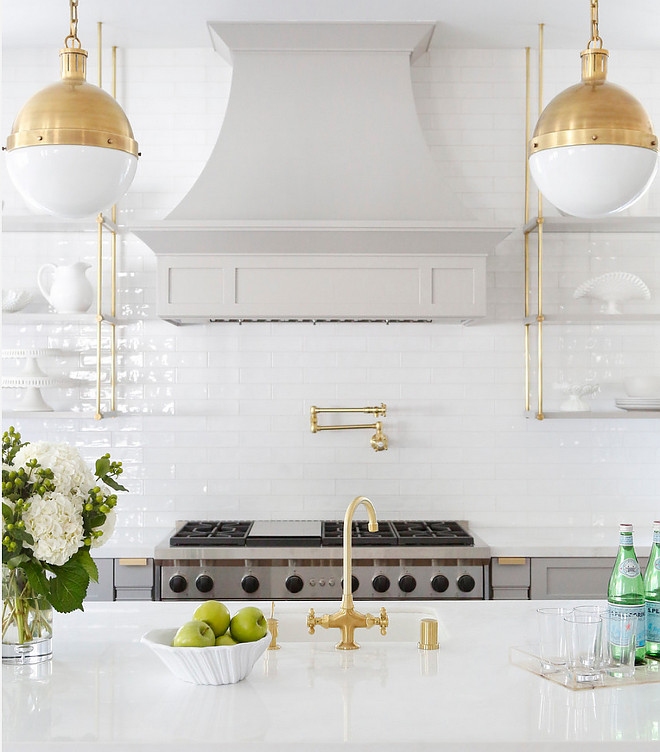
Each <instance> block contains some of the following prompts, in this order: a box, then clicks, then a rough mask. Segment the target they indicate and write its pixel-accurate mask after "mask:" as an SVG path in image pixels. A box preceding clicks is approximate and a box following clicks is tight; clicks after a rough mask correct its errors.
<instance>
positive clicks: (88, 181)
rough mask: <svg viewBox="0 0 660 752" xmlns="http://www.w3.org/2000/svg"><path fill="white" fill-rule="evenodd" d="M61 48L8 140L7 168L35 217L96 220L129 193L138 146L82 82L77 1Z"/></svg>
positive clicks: (108, 101) (107, 101) (123, 120)
mask: <svg viewBox="0 0 660 752" xmlns="http://www.w3.org/2000/svg"><path fill="white" fill-rule="evenodd" d="M69 7H70V14H71V27H70V33H69V35H68V36H67V37H66V39H65V42H64V44H65V47H64V49H61V50H60V53H59V54H60V75H61V80H60V81H58V82H57V83H54V84H52V85H50V86H47V87H46V88H45V89H42V90H41V91H39V92H38V93H37V94H35V95H34V96H33V97H31V98H30V99H29V100H28V101H27V102H26V103H25V105H24V106H23V108H22V109H21V111H20V112H19V113H18V115H17V116H16V119H15V120H14V124H13V126H12V132H11V135H10V136H9V137H8V139H7V147H6V151H7V167H8V170H9V174H10V177H11V179H12V181H13V182H14V184H15V186H16V188H17V189H18V191H19V192H20V193H21V195H22V196H23V198H25V200H26V201H27V202H28V204H30V205H31V206H32V207H34V208H36V209H37V210H38V211H45V212H47V213H49V214H55V215H60V216H65V217H83V216H88V215H91V214H96V213H98V212H99V211H101V210H102V209H105V208H107V207H108V206H110V205H112V204H113V203H114V202H115V201H116V200H117V199H118V198H120V197H121V196H122V195H123V194H124V193H125V192H126V191H127V190H128V188H129V186H130V184H131V182H132V180H133V177H134V175H135V170H136V167H137V158H138V156H139V154H138V144H137V142H136V141H135V139H134V138H133V131H132V129H131V124H130V123H129V121H128V118H127V117H126V115H125V113H124V111H123V110H122V108H121V107H120V106H119V104H117V101H116V100H115V99H114V98H113V97H112V96H110V95H109V94H108V93H107V92H105V91H104V90H103V89H101V88H99V87H97V86H94V85H92V84H89V83H87V81H86V74H87V52H86V51H85V50H83V49H82V47H81V43H80V40H79V39H78V0H69Z"/></svg>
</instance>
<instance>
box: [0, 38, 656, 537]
mask: <svg viewBox="0 0 660 752" xmlns="http://www.w3.org/2000/svg"><path fill="white" fill-rule="evenodd" d="M108 57H109V56H106V58H108ZM659 61H660V54H659V53H641V52H640V53H637V52H635V53H633V52H620V53H616V54H614V53H613V60H612V63H611V79H612V80H614V81H616V82H617V83H620V84H622V85H625V86H627V87H629V88H630V89H631V90H633V92H634V93H635V94H636V95H637V96H638V97H639V98H640V99H641V100H642V101H643V102H644V104H645V105H646V106H647V108H648V110H649V112H650V113H651V115H652V116H653V117H654V119H655V121H656V124H658V123H660V88H659V87H658V84H659V83H660V81H659V80H658V76H659V75H660V74H659V73H658V71H660V66H658V65H657V63H658V62H659ZM533 67H534V60H532V68H533ZM90 68H91V70H90V76H89V80H90V81H92V82H95V80H96V74H95V71H94V70H93V63H91V64H90ZM524 74H525V61H524V52H523V51H511V50H476V51H475V50H471V51H465V50H463V51H461V50H451V51H438V50H434V51H432V52H431V53H430V54H427V55H425V56H424V57H423V58H422V59H421V60H420V61H419V62H418V63H417V64H416V65H415V67H414V69H413V80H414V88H415V96H416V102H417V107H418V111H419V115H420V121H421V124H422V127H423V129H424V132H425V135H426V138H427V140H428V143H429V146H430V149H431V152H432V154H433V157H434V159H435V160H436V162H437V163H438V165H439V167H440V168H441V169H442V170H443V172H444V174H446V175H447V176H448V177H449V178H451V180H452V181H453V184H454V185H455V186H456V190H457V192H458V194H459V196H460V198H461V199H462V200H463V201H464V202H465V203H466V205H468V206H470V207H472V208H475V209H476V210H477V212H478V214H479V217H480V218H481V219H483V220H484V221H490V222H497V223H501V224H509V225H510V226H516V225H517V226H519V225H520V224H521V221H522V207H523V175H524V172H523V170H524V115H525V100H524V94H525V86H524ZM56 75H57V53H56V51H55V50H50V49H49V50H41V49H39V50H22V51H18V52H17V51H12V57H11V59H9V58H8V57H6V59H5V60H4V65H3V101H2V106H3V112H2V133H3V134H7V133H8V131H9V128H10V125H11V119H12V117H13V115H14V114H15V113H16V112H17V111H18V109H19V108H20V106H21V105H22V103H23V102H24V101H25V99H26V98H27V96H28V95H29V94H30V93H32V92H34V91H36V90H38V89H39V88H40V87H41V86H43V85H45V84H46V83H49V82H51V81H52V80H54V79H55V77H56ZM578 75H579V59H578V54H577V52H576V51H569V52H556V51H551V52H549V53H546V81H545V92H546V98H549V97H550V96H552V95H553V93H556V92H558V91H559V90H561V89H562V88H564V87H565V86H567V85H569V84H570V83H573V82H574V81H575V80H576V79H577V77H578ZM119 77H120V81H119V91H118V94H119V99H120V101H121V102H122V104H123V106H124V107H125V109H126V111H127V113H128V115H129V117H130V119H131V122H132V124H133V127H134V130H135V133H136V137H137V139H138V141H139V143H140V148H141V150H142V153H143V157H142V159H141V162H140V166H139V171H138V175H137V177H136V180H135V182H134V184H133V187H132V189H131V192H130V195H129V196H127V197H126V198H125V199H123V200H122V202H121V207H120V208H121V220H120V221H121V222H123V223H126V224H129V225H130V222H131V220H132V219H133V218H158V217H163V216H165V215H166V214H167V213H168V212H169V211H170V210H171V209H172V208H173V207H174V206H175V205H176V204H177V203H178V201H179V200H180V198H181V197H182V196H183V195H184V194H185V193H186V192H187V190H188V189H189V188H190V187H191V185H192V183H193V182H194V180H195V177H196V175H197V174H198V173H199V171H200V170H201V168H202V166H203V164H204V162H205V159H206V156H207V155H208V153H209V152H210V150H211V148H212V146H213V144H214V143H215V139H216V137H217V133H218V130H219V125H220V122H221V119H222V115H223V112H224V108H225V106H226V101H227V98H228V94H229V87H230V82H231V70H230V69H229V68H228V67H227V66H226V65H225V64H224V63H223V62H222V60H221V59H220V58H219V57H218V56H216V55H214V54H213V53H212V52H211V51H210V50H209V51H207V50H142V49H140V50H137V49H136V50H128V51H125V52H124V51H120V74H119ZM105 80H106V81H108V80H109V72H106V74H105ZM532 90H533V91H534V90H535V83H533V86H532ZM535 107H536V105H535V104H534V105H533V108H534V110H535ZM658 127H660V125H658ZM2 178H3V179H2V189H3V199H4V212H5V214H7V215H14V214H19V213H25V211H26V210H25V208H24V207H23V205H22V203H21V200H20V199H19V198H18V197H17V196H16V195H15V193H14V192H13V190H12V188H11V186H10V185H8V183H7V180H6V179H5V173H4V172H3V174H2ZM659 196H660V191H659V190H658V188H657V187H655V188H654V189H652V193H651V196H650V198H649V200H648V201H647V202H646V204H647V207H646V208H647V209H649V210H650V211H655V213H659V212H660V200H659V198H658V197H659ZM533 203H534V202H533ZM549 211H551V209H549ZM90 224H92V225H93V222H92V223H90ZM659 240H660V238H658V236H657V235H645V236H637V237H635V236H631V235H611V236H602V235H601V236H598V235H594V236H591V237H589V236H564V237H562V238H561V239H560V240H556V239H555V240H552V239H548V242H547V247H546V263H547V274H546V283H547V301H548V306H549V309H548V310H552V307H555V310H556V306H558V305H563V304H565V303H568V302H569V301H570V299H571V298H570V295H571V291H572V290H573V289H574V287H575V286H576V284H578V283H579V282H580V281H583V280H584V279H587V278H588V277H590V276H593V275H594V274H598V273H601V272H602V271H606V270H618V269H621V270H624V271H632V272H634V273H636V274H639V275H640V276H642V278H643V279H644V280H645V281H646V282H647V284H648V285H649V287H651V289H652V292H653V294H654V299H653V300H652V301H651V304H650V305H651V307H650V308H649V307H647V308H645V309H642V308H639V307H638V308H634V307H633V308H631V309H630V310H631V311H632V310H646V311H648V310H656V311H658V310H660V307H659V304H658V302H657V301H656V300H655V298H656V297H657V296H658V295H660V262H659V261H658V258H660V256H658V252H657V248H658V241H659ZM2 258H3V287H5V288H6V287H12V286H16V287H19V286H34V280H35V275H36V272H37V269H38V268H39V266H40V265H41V264H42V263H44V262H45V261H52V262H54V263H61V262H70V261H73V260H77V259H85V260H88V261H89V262H90V263H93V262H94V259H95V235H94V234H93V233H90V234H85V235H66V234H64V233H57V234H53V233H5V234H4V236H3V252H2ZM120 268H121V270H122V272H121V278H120V289H121V292H120V309H121V313H122V314H123V315H125V316H126V317H127V318H128V319H129V321H131V323H130V324H129V325H128V326H126V327H124V328H122V329H121V330H120V339H119V347H120V357H119V381H120V386H119V388H118V396H119V409H120V410H121V411H122V413H124V415H122V416H121V417H119V418H116V419H109V420H105V421H101V422H95V421H93V420H91V419H89V420H72V419H57V420H53V419H50V420H43V419H29V420H15V421H10V419H8V418H6V417H5V418H3V424H4V425H5V426H6V425H8V424H9V423H10V422H13V423H14V424H15V425H17V426H18V427H20V429H21V430H22V431H23V434H24V437H25V438H28V439H31V440H36V439H41V438H48V439H53V440H67V441H71V442H74V443H76V444H77V445H79V446H80V447H81V448H82V449H83V451H84V453H85V455H86V456H88V457H89V458H90V459H91V458H93V457H95V456H98V455H99V454H102V453H103V452H105V451H110V452H111V453H112V456H113V458H116V459H121V460H123V461H124V464H125V467H126V475H125V478H126V482H127V485H129V486H130V490H131V494H130V496H127V497H123V498H122V500H121V516H120V523H119V524H121V525H123V526H125V527H128V528H138V527H141V526H149V527H171V526H172V525H173V523H174V521H175V520H176V519H182V518H201V517H216V518H236V517H242V518H262V517H264V518H267V517H275V518H277V517H298V518H319V517H324V518H333V517H338V516H340V515H342V514H343V510H344V509H345V507H346V504H347V502H348V501H350V499H351V498H352V497H353V496H355V495H356V494H366V495H369V496H371V497H372V499H373V500H374V502H375V504H376V507H377V509H378V511H379V514H380V516H381V517H387V516H392V517H419V516H429V517H434V518H458V519H468V520H471V521H473V522H476V523H481V524H488V525H528V524H534V525H547V524H552V525H555V524H566V525H614V524H615V523H617V522H619V521H620V520H622V519H623V518H624V517H625V518H626V521H628V520H631V521H633V522H635V523H636V524H639V525H643V526H644V527H648V526H649V525H650V522H651V520H653V519H657V516H658V497H659V495H660V494H659V492H660V483H659V481H660V463H659V462H658V459H659V457H658V454H659V447H660V432H659V430H658V428H659V427H660V423H658V422H657V421H655V420H634V421H632V420H631V421H623V420H569V421H545V422H542V423H540V422H538V421H535V420H527V419H525V417H523V366H524V361H523V353H522V346H523V334H522V326H521V324H520V321H519V317H520V315H521V314H522V294H523V293H522V240H521V235H520V232H519V231H518V232H516V233H514V235H513V236H512V237H511V238H510V239H508V240H506V241H505V242H503V243H501V244H500V246H499V247H498V248H497V249H496V251H495V252H494V254H493V256H492V257H491V258H490V259H489V305H488V308H489V315H488V318H487V320H486V321H485V322H483V323H479V324H478V325H475V326H472V327H467V328H461V327H453V326H446V325H444V326H443V325H440V324H435V323H434V324H394V325H390V326H387V325H385V324H318V325H316V326H313V325H311V324H245V325H243V326H239V325H237V324H216V325H207V326H200V327H189V328H181V329H177V328H175V327H172V326H170V325H168V324H165V323H162V322H160V321H157V320H155V318H154V316H155V309H154V302H155V288H154V283H155V274H154V272H155V259H154V256H153V254H152V252H151V251H150V250H149V249H148V248H146V247H145V246H143V245H142V244H141V243H139V242H138V241H137V240H136V239H134V238H133V237H131V236H130V235H127V236H125V237H124V238H122V240H121V244H120ZM570 304H571V305H575V304H574V303H570ZM36 305H37V306H38V305H39V304H38V303H37V304H36ZM3 323H4V327H3V347H15V346H19V345H20V346H28V345H38V346H52V347H62V348H64V349H70V350H76V349H79V348H93V345H94V340H93V336H94V329H93V328H91V327H83V326H78V325H67V324H62V325H57V326H56V325H43V326H40V327H25V326H18V325H15V324H11V319H10V317H9V316H5V319H4V322H3ZM555 332H556V333H555V334H554V335H553V336H550V332H548V336H547V339H546V347H547V357H546V361H547V366H548V379H547V381H548V386H547V400H548V407H552V406H554V407H556V406H557V404H558V395H557V393H556V391H553V389H552V383H553V382H555V381H557V380H566V379H570V380H573V381H576V382H579V383H581V382H582V381H585V380H588V381H591V382H597V383H601V385H602V392H601V394H600V395H599V396H598V397H597V401H596V405H597V406H600V407H606V406H608V405H609V406H611V405H612V401H613V399H614V397H615V396H623V391H622V385H621V381H622V378H623V376H624V375H626V374H628V373H633V372H636V371H639V370H640V369H646V370H652V369H656V370H660V362H659V361H660V353H659V348H658V335H657V331H656V330H654V329H653V328H652V327H650V326H648V325H646V326H644V327H628V326H619V327H592V328H586V327H583V328H581V329H580V330H576V331H572V330H570V331H569V330H566V331H563V332H562V331H558V330H555ZM94 362H95V361H94V356H93V350H92V349H88V350H87V352H85V353H83V354H82V355H80V356H77V355H71V356H67V357H66V358H64V359H61V360H60V361H57V360H53V361H51V362H50V364H49V365H50V367H51V369H55V370H65V371H66V372H68V373H71V374H72V375H74V376H75V377H77V378H87V379H90V380H91V379H93V377H94V372H95V371H94ZM44 364H45V365H47V364H46V363H45V362H44ZM4 365H5V368H6V372H11V371H13V370H15V369H16V367H17V364H16V363H14V362H11V361H5V363H4ZM45 394H46V396H47V397H48V399H49V400H50V401H51V404H52V405H53V406H54V407H56V408H69V407H74V406H76V407H79V406H80V405H82V406H84V407H86V408H91V407H92V405H93V399H94V389H93V384H92V383H90V384H87V385H85V386H84V387H81V388H79V389H78V388H76V389H65V390H45ZM13 396H14V395H12V394H10V393H9V392H8V391H7V390H5V391H4V393H3V397H4V407H5V408H7V407H8V406H10V403H11V400H12V398H13ZM381 401H382V402H386V403H387V405H388V417H387V418H386V419H385V431H386V433H387V434H388V436H389V438H390V450H389V451H388V452H382V453H375V452H373V451H372V449H371V448H370V446H369V436H370V434H369V433H368V432H366V431H365V432H325V433H321V434H317V435H312V434H311V433H310V432H309V406H310V405H312V404H316V405H327V406H331V405H335V406H344V405H346V406H349V405H351V406H359V405H364V404H378V403H380V402H381ZM612 409H613V408H612Z"/></svg>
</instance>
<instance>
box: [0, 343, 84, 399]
mask: <svg viewBox="0 0 660 752" xmlns="http://www.w3.org/2000/svg"><path fill="white" fill-rule="evenodd" d="M64 354H65V353H64V352H63V351H62V350H59V349H56V348H51V347H49V348H36V347H34V348H29V349H10V350H3V351H2V357H3V359H5V360H6V359H9V358H25V366H24V367H23V370H22V371H21V372H20V373H19V374H17V375H15V376H3V377H2V388H3V389H24V390H25V391H24V393H23V395H22V396H21V397H20V399H19V400H18V401H17V402H16V405H15V407H14V410H15V411H23V412H52V410H53V408H52V407H51V406H50V405H49V404H48V403H47V402H46V400H44V398H43V395H42V394H41V390H42V389H43V388H44V387H49V386H66V385H68V384H70V383H71V380H70V379H67V378H64V377H62V376H49V375H48V374H47V373H44V372H43V371H42V370H41V367H40V366H39V362H38V360H37V359H38V358H41V357H53V356H61V355H64Z"/></svg>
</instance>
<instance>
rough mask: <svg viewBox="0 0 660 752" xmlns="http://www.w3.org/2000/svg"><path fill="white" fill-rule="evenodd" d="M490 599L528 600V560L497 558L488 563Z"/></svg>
mask: <svg viewBox="0 0 660 752" xmlns="http://www.w3.org/2000/svg"><path fill="white" fill-rule="evenodd" d="M490 581H491V598H492V599H493V600H496V601H497V600H511V601H525V600H527V599H528V598H529V584H530V559H528V558H526V557H524V556H499V557H498V558H496V559H491V562H490Z"/></svg>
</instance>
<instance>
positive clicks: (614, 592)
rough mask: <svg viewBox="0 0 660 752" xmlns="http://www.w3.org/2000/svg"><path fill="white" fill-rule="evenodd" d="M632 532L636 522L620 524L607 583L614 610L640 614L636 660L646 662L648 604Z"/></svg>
mask: <svg viewBox="0 0 660 752" xmlns="http://www.w3.org/2000/svg"><path fill="white" fill-rule="evenodd" d="M632 534H633V526H632V525H626V524H622V525H620V526H619V553H618V554H617V557H616V561H615V562H614V568H613V569H612V574H611V575H610V583H609V585H608V586H607V602H608V610H609V612H610V613H611V614H626V615H635V616H637V649H636V650H635V664H636V665H641V664H644V663H645V662H646V661H645V656H646V605H645V601H644V581H643V580H642V574H641V571H640V568H639V562H638V561H637V557H636V556H635V549H634V548H633V535H632ZM611 637H612V636H611ZM613 641H614V640H613Z"/></svg>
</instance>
